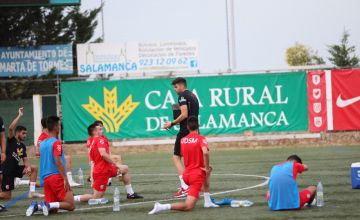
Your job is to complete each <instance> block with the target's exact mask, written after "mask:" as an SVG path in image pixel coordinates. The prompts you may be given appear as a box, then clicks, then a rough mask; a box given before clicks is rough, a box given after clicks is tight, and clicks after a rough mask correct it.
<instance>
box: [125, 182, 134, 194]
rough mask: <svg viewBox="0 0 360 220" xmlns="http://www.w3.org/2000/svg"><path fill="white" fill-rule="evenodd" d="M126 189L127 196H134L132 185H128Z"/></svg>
mask: <svg viewBox="0 0 360 220" xmlns="http://www.w3.org/2000/svg"><path fill="white" fill-rule="evenodd" d="M125 189H126V193H127V194H129V195H132V194H134V190H133V188H132V186H131V184H129V185H126V186H125Z"/></svg>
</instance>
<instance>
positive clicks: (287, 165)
mask: <svg viewBox="0 0 360 220" xmlns="http://www.w3.org/2000/svg"><path fill="white" fill-rule="evenodd" d="M307 170H308V166H307V165H306V164H303V163H302V160H301V159H300V157H298V156H297V155H291V156H289V157H288V159H287V161H285V162H283V163H280V164H277V165H275V166H273V168H272V169H271V173H270V180H269V191H268V193H267V200H268V205H269V208H270V209H271V210H294V209H301V208H302V207H304V206H305V204H311V203H312V201H313V200H314V198H315V194H316V186H309V187H308V188H306V189H304V190H303V191H301V192H299V189H298V186H297V184H296V177H297V174H299V173H302V172H303V171H307Z"/></svg>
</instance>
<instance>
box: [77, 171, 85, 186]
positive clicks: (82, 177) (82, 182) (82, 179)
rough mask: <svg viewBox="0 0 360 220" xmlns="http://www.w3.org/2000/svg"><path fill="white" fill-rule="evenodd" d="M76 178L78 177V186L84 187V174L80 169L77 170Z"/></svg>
mask: <svg viewBox="0 0 360 220" xmlns="http://www.w3.org/2000/svg"><path fill="white" fill-rule="evenodd" d="M78 177H79V184H80V185H84V173H83V171H82V169H81V168H79V171H78Z"/></svg>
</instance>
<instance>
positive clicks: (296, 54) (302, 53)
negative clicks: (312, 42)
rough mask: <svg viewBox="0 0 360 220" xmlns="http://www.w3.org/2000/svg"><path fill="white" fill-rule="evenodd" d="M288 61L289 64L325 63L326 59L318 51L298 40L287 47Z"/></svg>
mask: <svg viewBox="0 0 360 220" xmlns="http://www.w3.org/2000/svg"><path fill="white" fill-rule="evenodd" d="M286 62H287V64H288V65H289V66H307V65H320V64H325V61H324V59H323V58H322V57H320V56H319V55H318V54H317V51H313V50H312V49H311V48H309V47H306V46H305V45H303V44H300V43H298V42H296V43H295V45H294V46H292V47H289V48H288V49H286Z"/></svg>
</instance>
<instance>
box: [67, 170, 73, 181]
mask: <svg viewBox="0 0 360 220" xmlns="http://www.w3.org/2000/svg"><path fill="white" fill-rule="evenodd" d="M66 176H67V178H68V181H69V183H71V182H73V178H72V172H67V173H66Z"/></svg>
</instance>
